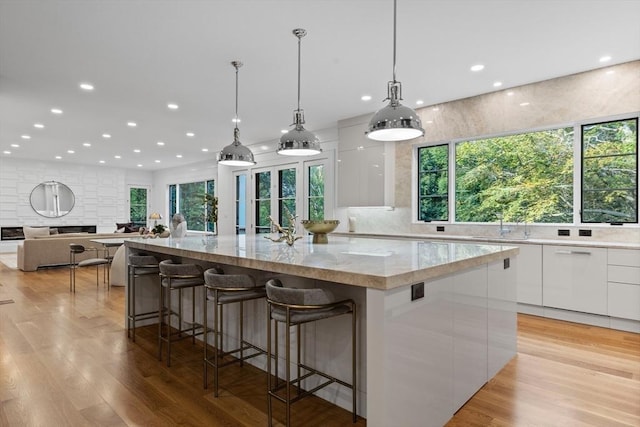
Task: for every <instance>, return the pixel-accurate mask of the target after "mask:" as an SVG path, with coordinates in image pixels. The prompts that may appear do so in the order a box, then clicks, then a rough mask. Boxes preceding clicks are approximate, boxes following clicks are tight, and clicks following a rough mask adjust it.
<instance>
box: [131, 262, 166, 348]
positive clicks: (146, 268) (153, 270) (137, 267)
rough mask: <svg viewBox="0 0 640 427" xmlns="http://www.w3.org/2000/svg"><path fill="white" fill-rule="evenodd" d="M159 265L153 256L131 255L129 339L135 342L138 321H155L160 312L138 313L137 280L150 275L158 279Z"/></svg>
mask: <svg viewBox="0 0 640 427" xmlns="http://www.w3.org/2000/svg"><path fill="white" fill-rule="evenodd" d="M158 264H159V263H158V259H157V258H156V257H154V256H153V255H145V254H130V255H129V264H128V270H129V282H128V283H127V308H128V310H127V311H128V313H127V338H129V337H131V339H132V340H133V342H136V321H137V320H146V319H153V318H157V317H158V316H159V314H158V310H154V311H147V312H145V313H136V279H137V278H139V277H144V276H149V275H155V277H158V273H159V272H160V268H159V266H158ZM130 332H131V333H130Z"/></svg>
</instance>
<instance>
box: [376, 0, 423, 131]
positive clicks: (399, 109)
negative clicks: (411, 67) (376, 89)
mask: <svg viewBox="0 0 640 427" xmlns="http://www.w3.org/2000/svg"><path fill="white" fill-rule="evenodd" d="M387 100H388V101H389V105H387V106H386V107H384V108H381V109H380V110H378V111H377V112H376V113H375V114H374V115H373V117H372V118H371V120H370V121H369V127H368V129H367V131H366V132H365V134H366V135H367V137H368V138H369V139H373V140H376V141H405V140H407V139H413V138H417V137H419V136H422V135H424V129H422V122H421V121H420V117H418V115H417V114H416V112H415V111H413V110H412V109H411V108H409V107H406V106H404V105H402V104H400V101H401V100H402V84H401V83H400V82H399V81H397V80H396V0H393V80H392V81H390V82H388V83H387V98H386V99H385V101H387Z"/></svg>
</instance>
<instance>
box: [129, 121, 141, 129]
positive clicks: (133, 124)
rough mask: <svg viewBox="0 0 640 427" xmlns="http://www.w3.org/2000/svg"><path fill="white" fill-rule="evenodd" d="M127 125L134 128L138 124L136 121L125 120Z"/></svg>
mask: <svg viewBox="0 0 640 427" xmlns="http://www.w3.org/2000/svg"><path fill="white" fill-rule="evenodd" d="M127 126H129V127H130V128H134V127H136V126H138V124H137V123H136V122H127Z"/></svg>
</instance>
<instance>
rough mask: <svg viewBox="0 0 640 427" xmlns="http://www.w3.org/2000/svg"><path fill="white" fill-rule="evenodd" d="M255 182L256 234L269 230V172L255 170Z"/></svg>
mask: <svg viewBox="0 0 640 427" xmlns="http://www.w3.org/2000/svg"><path fill="white" fill-rule="evenodd" d="M255 183H256V192H255V195H256V198H255V209H256V234H258V233H269V232H270V231H271V222H270V221H269V216H270V215H271V172H270V171H266V172H257V173H256V174H255Z"/></svg>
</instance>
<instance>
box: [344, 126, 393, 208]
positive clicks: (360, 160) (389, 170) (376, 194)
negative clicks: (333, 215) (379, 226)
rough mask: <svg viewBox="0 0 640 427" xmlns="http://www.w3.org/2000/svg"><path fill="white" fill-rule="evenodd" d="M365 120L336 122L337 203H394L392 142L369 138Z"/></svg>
mask: <svg viewBox="0 0 640 427" xmlns="http://www.w3.org/2000/svg"><path fill="white" fill-rule="evenodd" d="M367 123H368V120H367V118H361V120H355V119H353V120H347V121H344V122H340V123H339V125H338V139H339V145H338V174H337V175H338V188H337V189H338V206H385V205H387V206H390V205H393V179H392V178H393V167H394V164H393V159H394V157H395V156H394V151H393V146H392V145H390V143H385V142H380V141H373V140H370V139H368V138H367V137H366V136H365V133H364V132H365V130H366V129H367Z"/></svg>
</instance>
